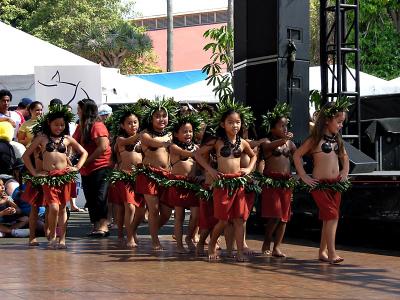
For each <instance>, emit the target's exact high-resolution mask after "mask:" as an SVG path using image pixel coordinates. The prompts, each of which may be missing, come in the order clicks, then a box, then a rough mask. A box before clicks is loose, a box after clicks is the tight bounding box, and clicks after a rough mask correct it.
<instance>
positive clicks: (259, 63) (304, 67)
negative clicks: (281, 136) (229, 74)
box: [234, 0, 310, 142]
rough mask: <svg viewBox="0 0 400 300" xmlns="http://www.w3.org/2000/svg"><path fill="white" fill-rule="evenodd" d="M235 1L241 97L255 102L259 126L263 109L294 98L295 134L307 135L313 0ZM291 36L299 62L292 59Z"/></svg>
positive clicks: (236, 83)
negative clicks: (310, 32)
mask: <svg viewBox="0 0 400 300" xmlns="http://www.w3.org/2000/svg"><path fill="white" fill-rule="evenodd" d="M234 7H235V9H234V17H235V51H234V58H235V68H234V92H235V98H236V99H237V100H238V101H241V102H244V103H246V104H247V105H250V106H251V107H252V108H253V111H254V113H255V116H256V118H257V122H256V128H259V125H260V123H261V118H260V115H262V114H266V113H267V111H268V110H271V109H273V107H274V106H275V105H276V103H278V102H279V103H280V102H287V103H289V105H291V106H292V117H291V124H292V129H291V130H292V131H293V133H294V135H295V138H294V140H295V141H298V142H301V141H303V140H304V139H305V138H306V137H307V136H308V126H309V125H308V124H309V107H308V94H309V39H310V38H309V36H310V35H309V1H306V0H268V1H265V0H264V1H261V0H236V1H235V6H234ZM290 41H293V42H294V44H295V47H296V60H295V61H294V62H290V60H289V59H288V57H289V49H290V48H289V47H290V45H289V42H290ZM288 74H289V76H288ZM259 133H260V132H259Z"/></svg>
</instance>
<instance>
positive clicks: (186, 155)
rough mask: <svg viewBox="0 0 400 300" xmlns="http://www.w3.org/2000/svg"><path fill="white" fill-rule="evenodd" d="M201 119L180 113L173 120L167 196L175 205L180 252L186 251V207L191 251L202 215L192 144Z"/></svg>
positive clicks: (176, 235) (187, 239)
mask: <svg viewBox="0 0 400 300" xmlns="http://www.w3.org/2000/svg"><path fill="white" fill-rule="evenodd" d="M200 122H201V121H200V119H199V118H198V117H197V116H196V115H194V114H186V115H183V116H180V117H178V118H177V119H176V121H175V122H174V123H173V135H174V138H173V142H174V144H172V145H171V147H170V148H169V151H170V157H171V159H170V160H171V176H170V177H169V178H170V181H169V183H168V185H169V186H170V187H169V188H168V189H167V192H166V195H167V198H168V203H170V204H171V205H173V206H174V207H175V231H174V233H175V238H176V243H177V252H178V253H186V249H185V248H184V246H183V242H182V235H183V233H182V226H183V221H184V219H185V208H190V213H191V216H190V221H189V227H188V233H187V235H186V238H185V242H186V244H187V246H188V248H189V250H190V251H194V250H195V249H196V246H195V244H194V243H193V238H194V235H195V230H196V227H197V223H198V218H199V199H198V198H197V196H196V191H199V189H200V186H199V185H198V184H196V183H195V181H196V162H195V161H194V159H193V158H192V157H193V156H194V151H195V150H196V149H197V148H198V147H197V146H196V145H195V144H194V143H193V137H194V134H195V133H197V132H198V131H199V130H200Z"/></svg>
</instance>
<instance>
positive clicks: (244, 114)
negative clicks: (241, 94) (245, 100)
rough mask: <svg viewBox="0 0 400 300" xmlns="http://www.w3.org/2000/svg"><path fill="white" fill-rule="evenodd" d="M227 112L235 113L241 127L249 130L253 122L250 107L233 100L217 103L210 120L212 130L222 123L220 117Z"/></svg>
mask: <svg viewBox="0 0 400 300" xmlns="http://www.w3.org/2000/svg"><path fill="white" fill-rule="evenodd" d="M227 111H235V112H237V113H238V114H239V115H240V117H241V119H242V122H243V124H242V126H244V127H246V128H249V127H250V126H251V125H252V124H253V122H254V120H255V118H254V116H253V112H252V111H251V107H250V106H244V105H243V104H241V103H239V102H236V101H235V100H233V99H227V100H223V101H221V102H219V103H218V104H217V106H216V109H215V113H214V116H213V118H212V120H211V124H212V127H213V128H214V129H217V128H218V127H219V125H220V123H221V122H222V116H223V115H224V114H225V113H226V112H227Z"/></svg>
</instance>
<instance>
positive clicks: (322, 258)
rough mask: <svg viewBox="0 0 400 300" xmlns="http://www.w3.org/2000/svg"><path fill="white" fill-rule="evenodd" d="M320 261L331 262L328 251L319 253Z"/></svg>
mask: <svg viewBox="0 0 400 300" xmlns="http://www.w3.org/2000/svg"><path fill="white" fill-rule="evenodd" d="M318 260H319V261H322V262H329V258H328V251H319V253H318Z"/></svg>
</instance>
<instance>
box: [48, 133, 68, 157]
mask: <svg viewBox="0 0 400 300" xmlns="http://www.w3.org/2000/svg"><path fill="white" fill-rule="evenodd" d="M48 138H49V142H48V143H47V144H46V148H45V151H47V152H54V151H57V152H60V153H65V152H66V151H67V147H65V145H64V143H63V141H64V136H62V137H61V139H60V141H59V142H56V141H55V140H53V139H52V138H51V137H48Z"/></svg>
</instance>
